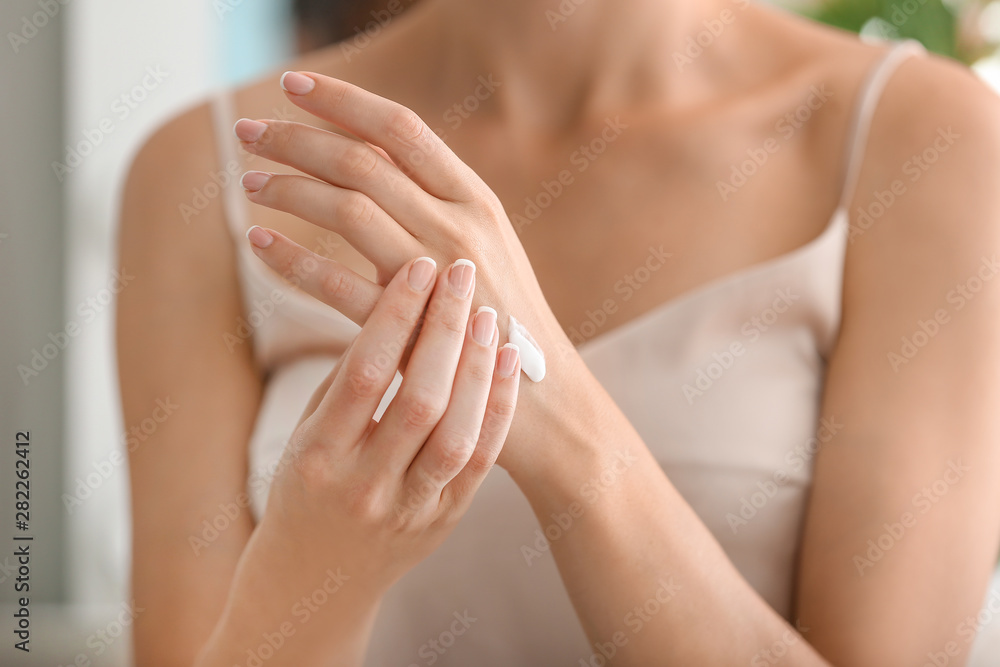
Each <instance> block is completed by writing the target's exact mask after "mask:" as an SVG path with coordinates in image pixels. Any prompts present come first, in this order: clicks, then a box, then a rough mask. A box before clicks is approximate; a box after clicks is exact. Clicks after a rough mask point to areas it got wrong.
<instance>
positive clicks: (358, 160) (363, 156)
mask: <svg viewBox="0 0 1000 667" xmlns="http://www.w3.org/2000/svg"><path fill="white" fill-rule="evenodd" d="M341 160H342V161H343V164H344V170H345V171H346V172H347V174H348V175H349V176H351V177H352V178H354V179H357V180H367V179H368V178H369V177H371V176H372V174H374V172H375V169H376V168H377V167H378V155H376V154H375V151H373V150H371V149H370V148H368V147H367V146H364V145H362V144H359V143H356V142H355V143H353V144H351V145H349V146H348V147H347V148H345V149H344V152H343V155H342V156H341Z"/></svg>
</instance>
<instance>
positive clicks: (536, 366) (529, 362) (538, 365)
mask: <svg viewBox="0 0 1000 667" xmlns="http://www.w3.org/2000/svg"><path fill="white" fill-rule="evenodd" d="M507 339H508V340H509V341H510V342H511V343H513V344H514V345H517V347H518V350H519V351H520V354H521V370H522V371H524V374H525V375H527V376H528V379H529V380H531V381H532V382H541V381H542V378H544V377H545V355H544V354H543V353H542V348H541V347H539V345H538V343H537V342H536V341H535V339H534V338H532V337H531V334H530V333H528V330H527V329H525V328H524V325H523V324H521V323H520V322H518V321H517V320H516V319H515V318H514V316H513V315H511V316H510V322H509V323H508V325H507Z"/></svg>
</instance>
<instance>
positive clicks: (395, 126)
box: [281, 72, 479, 201]
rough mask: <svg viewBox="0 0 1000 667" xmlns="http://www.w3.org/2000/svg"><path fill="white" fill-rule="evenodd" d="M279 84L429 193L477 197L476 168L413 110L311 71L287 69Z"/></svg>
mask: <svg viewBox="0 0 1000 667" xmlns="http://www.w3.org/2000/svg"><path fill="white" fill-rule="evenodd" d="M310 84H311V85H310ZM281 85H282V88H284V89H285V91H286V93H287V94H288V95H287V96H288V99H289V100H291V101H292V102H293V103H294V104H296V105H297V106H299V107H301V108H302V109H305V110H306V111H308V112H309V113H311V114H313V115H314V116H318V117H319V118H322V119H323V120H326V121H329V122H331V123H333V124H334V125H337V126H338V127H342V128H344V129H345V130H347V131H348V132H350V133H351V134H354V135H356V136H358V137H360V138H361V139H364V140H365V141H367V142H368V143H370V144H373V145H375V146H380V147H381V148H383V149H384V150H385V152H386V153H387V154H388V155H389V157H391V158H392V161H393V162H395V163H396V164H397V165H398V166H399V168H400V169H401V170H402V172H403V173H404V174H406V175H407V176H409V177H410V178H412V179H413V180H414V181H415V182H416V183H418V184H419V185H420V186H421V187H422V188H424V189H425V190H426V191H427V192H429V193H430V194H432V195H434V196H436V197H440V198H442V199H451V200H454V201H469V200H471V199H472V198H473V197H474V196H475V192H476V191H475V189H474V186H475V184H477V183H478V181H479V178H478V177H477V176H476V174H475V172H473V171H472V169H471V168H469V166H468V165H466V164H465V163H464V162H462V161H461V160H460V159H459V158H458V156H457V155H455V153H454V152H453V151H452V150H451V149H450V148H449V147H448V145H447V144H446V143H444V141H443V140H442V139H441V137H439V136H438V135H437V134H436V133H435V132H434V131H433V130H431V128H429V127H428V126H427V124H426V123H424V122H423V120H421V119H420V117H419V116H418V115H417V114H416V113H414V112H413V111H411V110H410V109H408V108H406V107H404V106H403V105H401V104H397V103H396V102H393V101H391V100H387V99H386V98H384V97H380V96H378V95H376V94H374V93H370V92H368V91H367V90H365V89H363V88H359V87H358V86H355V85H352V84H350V83H347V82H346V81H341V80H340V79H334V78H331V77H328V76H323V75H322V74H315V73H313V72H285V74H283V75H282V77H281Z"/></svg>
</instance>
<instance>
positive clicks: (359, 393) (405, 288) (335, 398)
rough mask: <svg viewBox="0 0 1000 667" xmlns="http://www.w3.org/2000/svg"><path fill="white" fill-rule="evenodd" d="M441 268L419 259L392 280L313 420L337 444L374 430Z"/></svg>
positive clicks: (431, 262)
mask: <svg viewBox="0 0 1000 667" xmlns="http://www.w3.org/2000/svg"><path fill="white" fill-rule="evenodd" d="M436 275H437V265H436V264H435V263H434V260H432V259H430V258H428V257H419V258H417V259H415V260H413V261H412V262H410V263H408V264H406V265H404V266H403V268H402V269H400V271H399V272H398V273H397V274H396V275H395V277H394V278H393V279H392V280H391V281H389V284H388V285H387V286H386V288H385V292H384V293H383V294H382V298H380V299H379V300H378V302H377V303H376V304H375V308H374V309H373V310H372V313H371V315H370V316H369V317H368V321H367V322H365V325H364V326H363V327H362V328H361V333H359V334H358V336H357V337H356V338H355V339H354V341H353V344H352V345H351V347H350V349H348V350H347V352H345V353H344V357H343V360H342V362H341V367H340V371H339V372H338V373H337V376H336V377H335V378H334V379H333V382H332V383H331V384H330V389H329V390H328V391H327V392H326V395H325V396H324V397H323V400H322V401H320V404H319V406H318V407H317V408H316V412H315V413H313V415H312V417H311V418H310V421H315V422H316V423H317V426H318V428H320V429H321V431H320V432H323V433H326V434H328V435H329V437H330V440H331V441H332V442H345V443H357V442H358V440H359V438H360V437H361V434H362V433H364V432H365V430H366V429H367V428H368V426H369V422H370V421H371V419H372V417H373V416H374V415H375V410H376V409H377V408H378V405H379V403H380V402H381V401H382V397H383V396H384V395H385V392H386V390H387V389H388V388H389V385H390V384H391V383H392V380H393V378H394V377H395V375H396V369H397V368H398V367H399V362H400V359H401V357H402V354H403V350H404V349H405V348H406V346H407V344H408V343H409V339H410V336H411V335H412V333H413V329H414V327H415V326H416V324H417V320H419V319H420V316H421V315H422V314H423V311H424V308H425V306H426V305H427V300H428V298H430V295H431V291H432V290H431V288H432V287H433V285H434V282H435V281H434V279H435V277H436Z"/></svg>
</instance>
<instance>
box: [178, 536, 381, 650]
mask: <svg viewBox="0 0 1000 667" xmlns="http://www.w3.org/2000/svg"><path fill="white" fill-rule="evenodd" d="M254 538H255V539H253V540H251V544H250V546H249V547H248V552H247V554H246V555H245V557H244V558H243V559H242V560H241V561H240V565H239V568H238V569H237V572H236V576H235V578H234V581H233V586H232V589H231V591H230V595H229V600H228V603H227V605H226V609H225V612H224V613H223V616H222V618H221V619H220V621H219V623H218V625H217V626H216V628H215V631H214V632H213V634H212V637H211V638H210V640H209V642H208V644H207V645H206V646H205V648H204V649H203V650H202V651H201V653H200V655H199V657H198V660H197V661H196V663H195V665H196V667H216V666H218V667H231V666H232V665H234V664H236V665H242V664H247V661H248V660H249V659H250V657H251V656H257V658H259V659H260V661H261V662H266V663H267V664H268V665H271V666H273V667H278V666H279V665H294V666H296V667H300V666H301V667H309V666H310V665H317V666H318V665H322V666H323V667H333V666H335V667H357V666H359V665H361V664H362V662H363V660H364V655H365V651H366V649H367V646H368V642H369V639H370V637H371V632H372V627H373V625H374V620H375V615H376V612H377V610H378V605H379V602H380V599H381V596H380V594H378V593H376V592H373V591H372V590H371V589H370V588H367V587H366V586H364V585H363V584H362V582H361V581H360V580H356V579H354V578H352V576H351V574H350V573H348V572H345V571H343V569H342V568H341V567H339V566H337V565H336V564H335V563H333V562H332V561H331V562H330V565H329V567H327V568H326V569H325V570H323V571H318V570H317V571H310V572H306V571H302V570H301V569H295V568H289V567H288V563H295V562H297V561H296V560H295V559H294V558H291V559H289V558H288V557H287V553H285V554H280V553H279V551H281V550H294V548H295V547H293V546H290V545H265V544H261V542H262V540H260V539H257V538H258V535H256V534H255V536H254ZM255 542H257V543H256V544H255ZM251 662H252V661H251Z"/></svg>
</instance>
